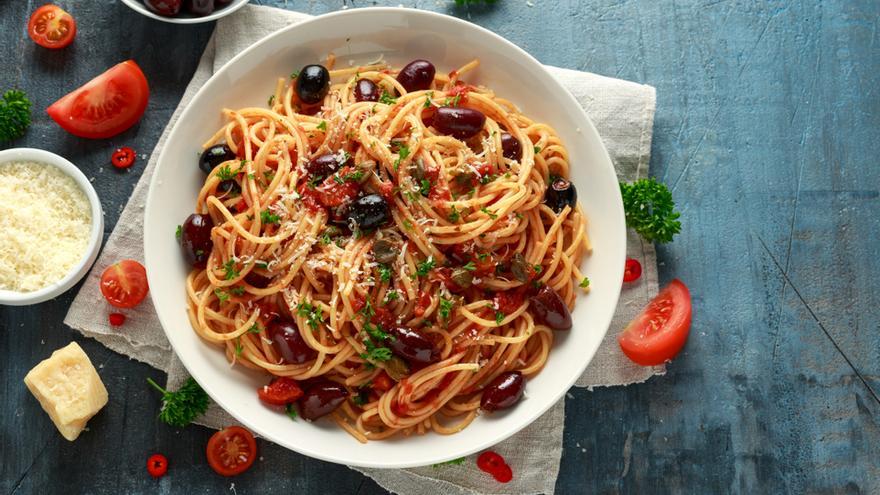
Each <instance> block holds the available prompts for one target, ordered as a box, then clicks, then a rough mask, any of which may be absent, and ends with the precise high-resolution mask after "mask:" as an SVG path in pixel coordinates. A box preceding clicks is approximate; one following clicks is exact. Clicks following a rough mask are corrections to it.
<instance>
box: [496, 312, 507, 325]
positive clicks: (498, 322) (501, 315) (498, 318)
mask: <svg viewBox="0 0 880 495" xmlns="http://www.w3.org/2000/svg"><path fill="white" fill-rule="evenodd" d="M506 317H507V316H506V315H505V314H504V313H502V312H501V311H496V312H495V324H496V325H498V326H501V322H502V321H504V318H506Z"/></svg>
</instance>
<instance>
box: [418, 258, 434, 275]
mask: <svg viewBox="0 0 880 495" xmlns="http://www.w3.org/2000/svg"><path fill="white" fill-rule="evenodd" d="M433 268H434V257H433V256H428V259H426V260H425V261H423V262H421V263H419V264H418V265H416V275H418V276H419V277H427V276H428V272H430V271H431V270H432V269H433Z"/></svg>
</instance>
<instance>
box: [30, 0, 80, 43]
mask: <svg viewBox="0 0 880 495" xmlns="http://www.w3.org/2000/svg"><path fill="white" fill-rule="evenodd" d="M27 31H28V36H30V37H31V39H32V40H33V41H34V43H36V44H38V45H40V46H42V47H43V48H49V49H50V50H58V49H60V48H64V47H65V46H68V45H70V44H71V43H73V39H74V38H75V37H76V21H75V20H74V19H73V16H71V15H70V14H68V13H67V12H65V11H64V9H62V8H61V7H59V6H57V5H52V4H46V5H43V6H42V7H40V8H38V9H37V10H35V11H34V13H33V14H31V18H30V19H29V20H28V26H27Z"/></svg>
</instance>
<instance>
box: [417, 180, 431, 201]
mask: <svg viewBox="0 0 880 495" xmlns="http://www.w3.org/2000/svg"><path fill="white" fill-rule="evenodd" d="M419 192H420V193H421V194H422V196H424V197H426V198H427V197H428V194H430V193H431V181H429V180H428V179H422V182H421V184H419Z"/></svg>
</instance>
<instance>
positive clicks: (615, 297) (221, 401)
mask: <svg viewBox="0 0 880 495" xmlns="http://www.w3.org/2000/svg"><path fill="white" fill-rule="evenodd" d="M366 12H369V13H370V14H371V15H384V14H389V15H391V14H398V15H399V14H401V13H404V14H405V15H410V16H423V17H427V18H429V20H430V19H442V20H443V21H444V22H449V23H452V24H454V25H457V26H458V27H460V28H461V29H472V30H476V31H479V32H480V33H481V34H482V35H484V36H487V37H490V38H493V39H494V40H495V41H496V42H498V43H500V44H502V45H504V46H506V47H507V48H508V49H511V50H513V51H514V52H515V53H516V54H517V55H518V56H520V57H522V58H523V59H526V60H528V61H530V62H531V63H532V64H534V65H535V66H536V67H539V68H540V72H541V74H542V75H543V77H546V78H547V79H549V80H551V81H552V82H553V83H554V84H556V85H557V86H558V87H560V88H561V89H562V90H563V94H564V98H565V99H566V100H567V101H568V104H569V108H572V109H573V111H575V112H579V113H580V115H581V117H582V118H583V120H584V122H585V123H586V124H587V129H581V130H580V131H579V132H586V133H591V134H593V137H594V138H595V142H596V143H597V145H598V147H599V150H598V151H599V153H600V154H601V155H604V156H605V157H606V158H607V163H608V166H610V167H611V173H612V174H613V176H614V177H616V171H615V170H614V168H613V167H614V165H613V161H612V160H611V156H610V155H609V153H608V150H607V148H606V147H605V144H604V142H603V141H602V139H601V136H600V135H599V133H598V130H597V129H596V127H595V125H594V124H593V122H592V120H590V118H589V117H588V116H587V114H586V112H585V111H584V110H583V108H582V107H581V105H580V103H578V101H577V100H576V99H575V97H574V96H573V95H572V94H571V92H569V91H568V90H567V89H565V88H564V86H563V85H562V83H561V82H560V81H559V80H558V79H557V78H556V77H555V76H553V75H552V74H551V73H550V72H549V71H548V70H547V69H546V67H545V66H544V64H542V63H541V62H540V61H538V60H537V59H535V58H534V57H533V56H532V55H531V54H529V53H528V52H526V51H525V50H524V49H522V48H520V47H519V46H517V45H516V44H514V43H513V42H511V41H509V40H507V39H506V38H504V37H502V36H501V35H499V34H496V33H494V32H492V31H490V30H488V29H486V28H484V27H482V26H479V25H476V24H473V23H470V22H467V21H465V20H462V19H459V18H457V17H453V16H450V15H446V14H441V13H438V12H432V11H426V10H420V9H413V8H406V7H366V8H359V9H348V10H340V11H335V12H331V13H327V14H322V15H318V16H314V17H312V18H309V19H306V20H303V21H301V22H297V23H294V24H291V25H289V26H285V27H283V28H281V29H278V30H276V31H274V32H272V33H269V34H267V35H266V36H264V37H262V38H260V39H259V40H257V41H255V42H254V43H253V44H251V45H250V46H248V47H247V48H245V49H244V50H242V51H241V52H239V53H238V54H237V55H235V56H234V57H232V58H231V59H230V60H229V61H227V62H226V63H225V64H224V65H223V66H222V67H220V68H219V69H218V70H217V71H216V72H215V73H214V74H213V75H212V76H211V77H210V78H209V79H208V80H207V81H206V82H205V83H204V85H203V86H202V87H201V88H199V90H198V91H197V92H196V94H195V95H194V96H193V98H192V99H191V100H190V102H189V103H188V104H187V107H186V108H185V109H184V110H183V111H182V112H181V114H180V117H179V118H178V119H177V121H176V122H175V124H174V128H172V129H171V132H170V133H169V138H170V137H171V136H172V135H173V134H174V133H175V132H176V130H177V126H179V125H182V123H183V122H186V121H187V120H188V118H187V117H188V114H189V113H190V112H191V111H193V109H194V108H195V106H194V105H193V103H194V102H196V101H197V100H198V99H199V98H200V96H201V95H202V94H203V93H205V92H207V91H210V90H211V88H212V86H213V85H214V84H216V81H218V80H220V79H221V78H222V77H223V76H224V75H225V72H226V71H227V70H228V69H229V68H230V67H233V66H234V65H235V64H236V63H238V61H239V60H241V59H244V58H246V57H248V56H250V55H251V53H252V52H254V51H255V50H257V49H258V48H259V47H260V46H262V45H263V44H265V43H267V42H269V40H271V39H272V38H275V37H281V36H284V35H285V34H286V33H287V32H288V31H290V30H295V29H299V28H301V27H302V26H303V25H306V24H311V23H315V22H326V21H327V19H328V18H336V17H347V16H357V15H360V14H362V13H366ZM167 149H168V148H167V147H166V148H163V150H162V152H161V153H160V155H159V158H158V160H157V166H158V165H159V164H161V163H163V161H164V160H165V159H166V157H165V156H164V155H165V152H166V151H167ZM159 177H160V174H158V173H154V174H153V176H152V178H151V180H150V187H149V189H148V193H147V200H146V208H145V211H144V226H145V234H144V255H145V261H146V262H147V263H149V260H150V259H152V256H151V255H150V252H151V251H152V249H151V248H150V242H149V241H150V240H153V238H152V237H151V236H150V235H149V229H148V228H147V227H148V226H149V225H151V223H153V221H152V215H153V213H152V210H153V208H151V207H150V205H151V204H153V203H154V202H155V201H156V195H157V194H158V193H157V192H156V191H158V190H159V189H160V188H159V186H160V185H161V180H160V178H159ZM612 194H613V196H614V197H615V199H616V203H617V206H618V207H617V208H615V209H614V211H612V212H603V214H604V215H611V216H613V217H615V218H614V221H615V223H617V224H619V225H625V220H624V213H623V199H622V197H621V195H620V190H619V189H618V188H614V190H613V191H612ZM620 235H621V238H620V239H617V244H618V245H620V246H622V247H624V249H625V246H626V235H627V234H626V229H625V228H622V229H620ZM153 256H155V255H153ZM617 256H618V257H619V258H620V263H618V265H619V267H618V268H616V277H617V279H621V280H622V276H623V269H624V266H623V265H624V263H623V261H624V259H625V258H626V253H625V251H624V252H621V253H618V254H617ZM151 273H154V271H153V270H151V269H150V268H149V265H148V266H147V278H148V280H149V279H150V278H152V277H155V275H153V276H151ZM151 285H153V284H152V283H151ZM621 289H622V287H621V288H618V289H617V290H613V291H609V298H610V300H609V302H610V303H611V305H612V307H616V306H617V303H618V302H619V298H620V292H621ZM150 297H151V298H152V297H153V293H152V292H151V293H150ZM154 304H155V301H154ZM156 306H157V309H158V304H156ZM157 314H158V311H157ZM613 316H614V311H613V310H612V311H609V312H608V314H607V317H606V318H604V319H602V320H598V321H597V324H596V327H597V330H598V329H601V332H602V338H604V336H605V334H607V332H608V329H609V327H610V325H611V321H612V319H613ZM159 320H160V323H161V324H162V328H163V330H164V331H165V334H166V336H167V337H168V338H169V341H170V342H172V349H174V352H175V354H177V356H178V357H179V358H180V361H181V363H182V364H183V366H184V367H185V368H186V369H187V372H188V373H190V375H192V376H193V378H194V379H196V380H197V381H198V377H196V376H194V375H193V374H192V372H191V371H190V367H191V365H192V364H194V363H192V360H193V359H195V358H194V357H193V356H189V355H187V356H183V355H181V354H179V353H178V352H177V348H176V347H175V346H174V344H173V341H174V337H173V332H172V329H173V325H172V324H170V323H171V322H166V321H165V319H164V318H163V317H162V315H161V314H160V315H159ZM186 324H187V325H188V324H189V322H188V321H187V323H186ZM602 338H600V339H599V345H597V346H596V347H595V349H592V350H591V351H590V352H589V353H584V354H583V357H584V359H583V364H582V365H581V366H579V367H578V369H577V372H576V373H572V374H571V376H570V377H569V378H568V380H567V381H566V383H565V386H564V387H559V389H558V391H557V392H556V393H554V394H553V395H554V399H553V400H551V401H548V402H547V403H546V405H544V406H542V407H538V408H535V409H534V410H531V411H529V413H528V414H527V415H526V416H525V420H524V421H522V422H521V424H518V425H517V426H516V427H515V428H512V429H510V430H509V431H506V432H504V434H502V435H498V436H495V437H491V438H489V437H487V438H486V439H484V440H481V441H480V442H478V443H477V444H475V446H471V447H469V448H468V449H465V450H462V451H461V452H459V453H458V454H459V455H458V456H450V457H447V458H444V459H438V460H436V461H431V462H443V461H447V460H450V459H453V458H455V457H459V456H467V455H470V454H473V453H475V452H479V451H482V450H485V449H487V448H489V447H491V446H493V445H495V444H497V443H499V442H502V441H504V440H506V439H508V438H510V437H511V436H513V435H514V434H516V433H518V432H519V431H521V430H522V429H523V428H525V427H527V426H529V425H530V424H532V423H533V422H534V421H535V420H537V419H538V418H539V417H540V416H542V415H543V414H544V413H546V412H547V411H548V410H550V409H551V408H552V407H553V406H554V405H556V404H557V403H558V402H559V400H561V399H563V398H564V397H565V394H566V392H567V391H568V390H569V389H570V388H571V387H572V386H573V385H574V384H575V382H576V381H577V379H578V378H579V377H580V376H581V375H582V374H583V372H584V370H586V368H587V366H589V364H590V363H591V362H592V360H593V358H594V357H595V355H596V353H597V352H598V350H599V347H600V346H601V341H602ZM200 385H202V387H203V388H204V390H205V391H206V392H207V393H208V395H209V396H211V398H212V399H213V400H214V401H215V402H216V403H217V404H218V405H219V406H220V407H221V408H222V409H223V410H224V411H226V412H227V413H229V414H230V415H231V416H232V417H233V418H235V419H236V420H237V421H239V422H240V423H241V424H242V425H244V426H246V427H248V428H250V429H251V430H252V431H254V432H255V433H256V434H258V435H260V436H263V437H264V438H267V439H269V440H270V441H272V442H273V443H276V444H278V445H281V446H282V447H285V448H287V449H289V450H293V451H295V452H298V453H301V454H304V455H308V456H310V457H313V458H316V459H320V460H324V461H328V462H333V463H337V464H345V465H349V466H356V467H363V468H387V469H400V468H410V467H419V466H425V465H429V464H430V462H429V463H425V462H412V461H395V462H388V461H382V460H380V459H377V460H375V461H356V462H351V461H348V460H345V459H342V460H341V459H339V458H338V457H333V456H331V455H326V454H324V453H322V452H320V451H316V450H315V449H313V448H311V447H310V446H308V445H302V444H298V445H292V444H290V442H286V441H284V440H280V439H277V437H276V436H273V435H272V434H271V431H269V430H268V429H267V428H264V427H262V426H260V425H259V424H258V423H257V422H256V421H253V420H252V419H249V418H247V417H246V416H244V415H241V414H237V413H236V412H233V411H234V410H235V409H236V408H234V407H228V406H230V405H231V404H232V403H233V401H232V400H231V399H229V398H228V397H227V396H225V395H224V394H223V393H222V392H223V390H221V389H220V388H216V387H214V386H213V385H207V386H205V384H201V383H200Z"/></svg>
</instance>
